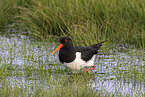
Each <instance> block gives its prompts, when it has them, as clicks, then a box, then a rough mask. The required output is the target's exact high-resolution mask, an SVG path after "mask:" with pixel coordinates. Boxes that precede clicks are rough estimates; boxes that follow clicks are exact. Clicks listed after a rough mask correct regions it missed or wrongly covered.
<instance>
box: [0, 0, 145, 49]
mask: <svg viewBox="0 0 145 97" xmlns="http://www.w3.org/2000/svg"><path fill="white" fill-rule="evenodd" d="M0 4H1V6H0V9H1V13H0V14H1V15H0V16H1V17H0V22H3V23H4V22H5V21H6V20H8V21H9V22H11V23H12V26H13V27H16V28H19V30H20V31H28V32H30V33H32V35H34V36H36V37H39V39H41V40H43V39H45V38H47V39H49V40H52V39H53V35H55V36H56V37H57V36H64V35H67V36H70V37H72V38H73V40H74V42H75V44H82V45H88V44H93V43H96V42H100V41H103V40H108V42H113V43H114V42H115V43H123V44H124V43H125V44H135V45H136V46H138V47H140V48H144V47H145V22H144V20H145V11H144V8H145V1H144V0H137V1H136V0H121V1H118V0H109V1H108V0H103V1H102V0H59V1H58V0H43V1H42V0H31V1H29V0H2V1H1V3H0ZM5 9H6V10H5ZM3 18H5V19H3Z"/></svg>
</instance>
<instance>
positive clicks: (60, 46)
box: [51, 44, 63, 54]
mask: <svg viewBox="0 0 145 97" xmlns="http://www.w3.org/2000/svg"><path fill="white" fill-rule="evenodd" d="M62 47H63V44H60V45H59V46H58V47H57V48H56V49H55V50H54V51H53V52H52V53H51V54H54V53H55V52H57V51H58V50H59V49H60V48H62Z"/></svg>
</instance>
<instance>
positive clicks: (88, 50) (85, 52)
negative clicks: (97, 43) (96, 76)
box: [74, 46, 97, 62]
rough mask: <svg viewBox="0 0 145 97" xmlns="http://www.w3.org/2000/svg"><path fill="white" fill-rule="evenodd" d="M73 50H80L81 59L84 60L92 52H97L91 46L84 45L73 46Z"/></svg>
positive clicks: (87, 58)
mask: <svg viewBox="0 0 145 97" xmlns="http://www.w3.org/2000/svg"><path fill="white" fill-rule="evenodd" d="M74 49H75V52H81V59H83V60H84V61H86V62H87V61H89V60H90V59H91V58H92V57H93V55H94V54H96V53H97V50H95V49H94V48H93V47H90V46H86V47H80V46H78V47H74Z"/></svg>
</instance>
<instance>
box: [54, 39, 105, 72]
mask: <svg viewBox="0 0 145 97" xmlns="http://www.w3.org/2000/svg"><path fill="white" fill-rule="evenodd" d="M104 42H105V41H103V42H101V43H98V44H94V45H90V46H85V47H81V46H75V47H73V43H72V40H71V39H70V38H69V37H67V36H64V37H61V38H60V45H59V46H58V47H57V48H56V49H55V50H54V51H53V52H52V54H54V53H55V52H56V51H58V50H59V49H60V50H59V61H60V62H61V63H63V65H64V66H65V67H67V68H69V69H71V70H73V71H74V70H79V69H82V68H84V67H88V66H93V67H92V68H89V69H85V70H84V71H85V72H87V71H89V70H93V69H95V68H96V65H94V60H95V56H96V54H97V53H98V50H99V49H100V47H101V46H102V43H104Z"/></svg>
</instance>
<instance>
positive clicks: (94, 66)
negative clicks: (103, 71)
mask: <svg viewBox="0 0 145 97" xmlns="http://www.w3.org/2000/svg"><path fill="white" fill-rule="evenodd" d="M95 68H96V65H93V67H92V68H89V69H85V70H84V71H85V72H87V71H90V70H94V69H95Z"/></svg>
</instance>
